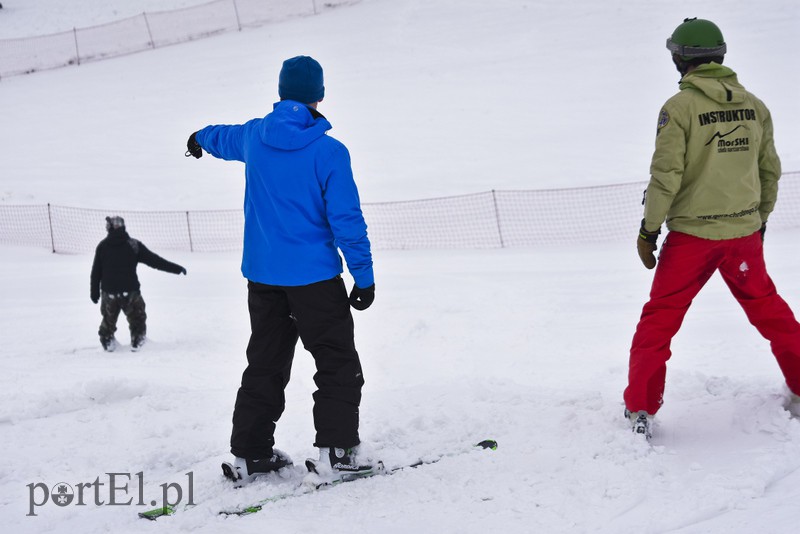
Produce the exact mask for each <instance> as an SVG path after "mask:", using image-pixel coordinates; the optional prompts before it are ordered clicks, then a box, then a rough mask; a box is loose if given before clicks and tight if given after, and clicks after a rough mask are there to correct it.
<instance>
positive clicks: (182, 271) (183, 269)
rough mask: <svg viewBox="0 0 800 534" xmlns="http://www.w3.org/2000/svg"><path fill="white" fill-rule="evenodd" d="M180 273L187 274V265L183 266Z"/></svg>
mask: <svg viewBox="0 0 800 534" xmlns="http://www.w3.org/2000/svg"><path fill="white" fill-rule="evenodd" d="M178 274H186V267H181V270H180V271H178Z"/></svg>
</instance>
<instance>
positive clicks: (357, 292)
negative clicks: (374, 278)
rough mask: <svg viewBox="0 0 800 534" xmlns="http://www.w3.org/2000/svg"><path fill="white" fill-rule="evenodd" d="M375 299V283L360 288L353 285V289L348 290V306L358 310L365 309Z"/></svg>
mask: <svg viewBox="0 0 800 534" xmlns="http://www.w3.org/2000/svg"><path fill="white" fill-rule="evenodd" d="M374 300H375V284H372V285H371V286H369V287H367V288H365V289H361V288H360V287H358V286H356V285H354V286H353V290H352V291H351V292H350V306H352V307H354V308H355V309H357V310H359V311H363V310H366V309H367V308H369V307H370V305H371V304H372V301H374Z"/></svg>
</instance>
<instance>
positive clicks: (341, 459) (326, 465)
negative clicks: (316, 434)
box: [306, 447, 383, 480]
mask: <svg viewBox="0 0 800 534" xmlns="http://www.w3.org/2000/svg"><path fill="white" fill-rule="evenodd" d="M306 469H308V471H309V473H316V474H317V475H319V476H320V477H322V478H323V479H328V478H330V479H334V480H336V479H339V480H352V479H355V478H361V477H368V476H372V475H375V474H377V473H379V472H380V471H382V470H383V464H382V463H381V462H377V463H376V464H373V463H372V462H371V461H359V459H358V447H352V448H349V449H343V448H340V447H320V449H319V460H313V459H308V460H306Z"/></svg>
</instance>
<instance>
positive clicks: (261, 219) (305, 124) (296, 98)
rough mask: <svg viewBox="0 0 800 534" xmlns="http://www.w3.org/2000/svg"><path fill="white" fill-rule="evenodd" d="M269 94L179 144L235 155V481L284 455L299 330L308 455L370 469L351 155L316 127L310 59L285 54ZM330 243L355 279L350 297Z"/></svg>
mask: <svg viewBox="0 0 800 534" xmlns="http://www.w3.org/2000/svg"><path fill="white" fill-rule="evenodd" d="M278 95H279V97H280V102H278V103H276V104H275V105H274V106H273V110H272V113H270V114H268V115H267V116H266V117H264V118H259V119H253V120H251V121H248V122H246V123H245V124H239V125H217V126H207V127H205V128H203V129H202V130H199V131H197V132H195V133H193V134H192V135H191V136H190V137H189V141H188V143H187V148H188V151H187V154H186V155H187V156H194V157H195V158H200V157H202V155H203V150H205V151H206V152H208V153H209V154H211V155H212V156H214V157H217V158H221V159H225V160H234V161H242V162H244V164H245V184H246V185H245V196H244V221H245V222H244V249H243V254H242V274H243V275H244V277H245V278H246V279H247V280H248V307H249V311H250V326H251V336H250V342H249V344H248V346H247V361H248V365H247V368H246V369H245V371H244V374H243V376H242V383H241V387H240V388H239V391H238V394H237V398H236V405H235V408H234V414H233V432H232V434H231V452H232V453H233V455H234V456H235V457H236V458H235V460H234V462H233V463H224V464H223V466H222V468H223V472H224V473H225V475H226V476H227V477H228V478H231V479H233V480H234V481H238V482H240V483H246V482H249V481H250V480H252V479H253V478H254V477H255V476H258V475H261V474H265V473H269V472H272V471H276V470H278V469H280V468H282V467H285V466H287V465H291V459H289V457H288V456H287V455H286V454H285V453H283V452H282V451H280V450H278V449H275V448H274V447H273V445H274V443H275V440H274V432H275V423H276V422H277V421H278V419H279V418H280V416H281V414H282V413H283V410H284V405H285V397H284V389H285V387H286V385H287V383H288V381H289V376H290V370H291V364H292V359H293V357H294V349H295V345H296V344H297V340H298V338H299V339H300V340H302V342H303V345H304V346H305V348H306V349H307V350H308V351H309V352H311V354H312V356H313V357H314V362H315V364H316V368H317V373H316V374H315V375H314V380H315V382H316V385H317V388H318V389H317V391H316V392H315V393H314V426H315V428H316V440H315V446H316V447H319V448H320V461H319V462H315V461H310V465H313V466H314V468H315V470H319V471H320V472H322V474H331V475H333V476H343V475H344V474H350V475H354V474H355V475H360V474H368V473H370V472H371V469H372V466H371V465H369V464H367V463H363V462H360V461H359V459H358V458H357V452H358V450H357V446H358V445H359V443H360V439H359V435H358V423H359V420H358V407H359V404H360V401H361V388H362V386H363V384H364V379H363V376H362V371H361V364H360V361H359V356H358V353H357V352H356V349H355V342H354V325H353V316H352V314H351V312H350V306H352V307H353V308H356V309H357V310H364V309H366V308H368V307H369V306H370V304H372V301H373V300H374V298H375V281H374V277H373V271H372V254H371V252H370V242H369V238H368V237H367V225H366V223H365V222H364V217H363V215H362V213H361V205H360V201H359V196H358V189H357V187H356V184H355V181H354V180H353V172H352V169H351V166H350V154H349V152H348V151H347V148H346V147H345V146H344V145H343V144H342V143H341V142H339V141H337V140H336V139H334V138H332V137H330V136H328V135H326V132H327V131H328V130H330V129H331V124H330V122H328V120H327V119H326V118H325V117H323V116H322V114H320V113H319V111H317V106H318V104H319V102H321V101H322V99H323V97H324V96H325V87H324V83H323V73H322V67H321V66H320V64H319V63H318V62H317V61H316V60H314V59H313V58H310V57H307V56H297V57H293V58H291V59H287V60H286V61H284V63H283V67H282V68H281V72H280V78H279V83H278ZM340 250H341V252H342V254H343V255H344V258H345V260H346V262H347V268H348V270H349V272H350V274H351V276H352V277H353V280H354V282H355V284H354V286H353V288H352V291H351V292H350V295H349V298H348V295H347V291H346V288H345V286H344V282H343V280H342V278H341V273H342V270H343V269H342V260H341V258H340V256H339V251H340Z"/></svg>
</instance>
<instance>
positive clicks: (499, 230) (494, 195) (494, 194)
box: [492, 189, 506, 248]
mask: <svg viewBox="0 0 800 534" xmlns="http://www.w3.org/2000/svg"><path fill="white" fill-rule="evenodd" d="M492 203H494V219H495V222H496V223H497V237H498V238H499V239H500V248H506V244H505V242H504V241H503V227H502V226H500V210H499V209H498V208H497V191H495V190H494V189H492Z"/></svg>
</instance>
